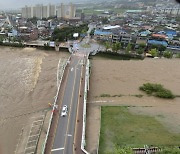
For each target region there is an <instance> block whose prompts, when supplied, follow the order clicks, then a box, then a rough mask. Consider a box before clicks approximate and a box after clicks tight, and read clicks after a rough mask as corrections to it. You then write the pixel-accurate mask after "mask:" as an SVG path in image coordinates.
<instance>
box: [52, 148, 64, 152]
mask: <svg viewBox="0 0 180 154" xmlns="http://www.w3.org/2000/svg"><path fill="white" fill-rule="evenodd" d="M60 150H64V148H58V149H52V150H51V151H52V152H53V151H60Z"/></svg>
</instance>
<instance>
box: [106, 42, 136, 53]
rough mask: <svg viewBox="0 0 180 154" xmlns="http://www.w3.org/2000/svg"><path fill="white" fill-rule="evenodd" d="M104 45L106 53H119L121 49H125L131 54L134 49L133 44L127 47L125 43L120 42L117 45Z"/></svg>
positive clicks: (108, 43) (107, 43)
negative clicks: (110, 50) (109, 51)
mask: <svg viewBox="0 0 180 154" xmlns="http://www.w3.org/2000/svg"><path fill="white" fill-rule="evenodd" d="M104 45H105V48H106V51H108V49H112V51H113V52H117V51H119V50H120V49H124V48H125V50H126V52H127V53H129V52H130V51H131V50H132V48H133V45H132V44H131V43H128V45H127V46H126V47H125V45H124V43H120V42H116V43H110V42H105V43H104Z"/></svg>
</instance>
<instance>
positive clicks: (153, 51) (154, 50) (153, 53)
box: [149, 48, 158, 57]
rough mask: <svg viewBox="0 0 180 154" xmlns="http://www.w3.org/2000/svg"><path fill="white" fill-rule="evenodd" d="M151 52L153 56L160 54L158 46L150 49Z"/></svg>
mask: <svg viewBox="0 0 180 154" xmlns="http://www.w3.org/2000/svg"><path fill="white" fill-rule="evenodd" d="M149 53H150V54H151V55H152V56H153V57H157V56H158V51H157V49H156V48H155V49H151V50H150V51H149Z"/></svg>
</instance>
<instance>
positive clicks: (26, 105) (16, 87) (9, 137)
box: [0, 47, 69, 154]
mask: <svg viewBox="0 0 180 154" xmlns="http://www.w3.org/2000/svg"><path fill="white" fill-rule="evenodd" d="M68 56H69V54H68V53H67V52H55V51H42V50H37V49H34V48H24V49H20V48H9V47H0V154H13V153H15V150H16V146H17V144H18V139H19V135H20V133H21V130H22V128H23V127H24V126H25V125H27V124H28V121H29V118H31V117H32V116H33V113H36V112H38V111H41V110H45V109H46V108H47V107H48V103H49V102H53V101H54V96H55V94H56V88H57V87H56V83H57V82H56V72H57V65H58V61H59V59H60V58H67V57H68Z"/></svg>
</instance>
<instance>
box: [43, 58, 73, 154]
mask: <svg viewBox="0 0 180 154" xmlns="http://www.w3.org/2000/svg"><path fill="white" fill-rule="evenodd" d="M70 59H71V56H70V57H69V58H68V60H67V61H66V63H65V65H63V68H62V75H61V76H60V77H59V69H60V68H59V67H60V60H59V63H58V69H57V87H58V88H57V93H56V96H55V101H54V104H53V111H54V110H55V107H56V104H57V99H58V94H59V90H60V87H61V82H62V78H63V74H64V71H65V68H66V66H67V64H68V62H69V61H70ZM58 81H59V82H58ZM53 115H54V112H52V113H51V116H50V119H49V125H48V130H47V134H46V138H45V141H44V144H43V147H42V154H44V152H45V149H46V144H47V140H48V136H49V132H50V128H51V123H52V119H53Z"/></svg>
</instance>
